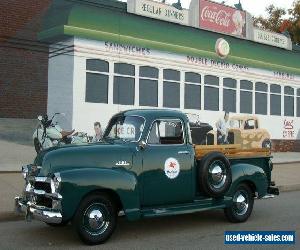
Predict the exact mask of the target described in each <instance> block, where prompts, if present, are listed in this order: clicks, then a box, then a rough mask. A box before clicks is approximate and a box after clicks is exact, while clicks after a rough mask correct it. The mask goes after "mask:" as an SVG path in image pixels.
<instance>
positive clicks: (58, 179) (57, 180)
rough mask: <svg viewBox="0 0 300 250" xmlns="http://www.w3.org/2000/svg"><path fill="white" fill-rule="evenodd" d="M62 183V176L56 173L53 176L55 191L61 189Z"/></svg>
mask: <svg viewBox="0 0 300 250" xmlns="http://www.w3.org/2000/svg"><path fill="white" fill-rule="evenodd" d="M60 183H61V177H60V174H59V173H55V174H54V176H53V184H54V187H55V190H57V189H58V188H59V185H60Z"/></svg>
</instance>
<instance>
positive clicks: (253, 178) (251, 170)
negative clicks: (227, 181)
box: [226, 163, 268, 198]
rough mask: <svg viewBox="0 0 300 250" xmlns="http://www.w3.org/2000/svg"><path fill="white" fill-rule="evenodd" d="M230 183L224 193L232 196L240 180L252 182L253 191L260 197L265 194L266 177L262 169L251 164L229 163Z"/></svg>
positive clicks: (266, 187) (266, 188)
mask: <svg viewBox="0 0 300 250" xmlns="http://www.w3.org/2000/svg"><path fill="white" fill-rule="evenodd" d="M231 171H232V184H231V187H230V189H229V190H228V192H227V194H226V195H229V196H233V194H234V192H235V190H236V188H237V186H238V185H239V184H240V183H241V182H248V183H251V184H252V187H253V188H254V189H255V190H254V192H256V193H257V194H258V198H261V197H263V196H265V195H266V194H267V190H268V178H267V175H266V173H265V172H264V170H263V169H262V168H260V167H257V166H255V165H251V164H244V163H237V164H233V165H231Z"/></svg>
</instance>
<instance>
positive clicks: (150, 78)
mask: <svg viewBox="0 0 300 250" xmlns="http://www.w3.org/2000/svg"><path fill="white" fill-rule="evenodd" d="M136 67H139V75H138V76H137V77H138V81H139V83H138V84H139V102H138V106H141V107H155V108H158V107H159V94H158V92H159V68H156V67H153V66H147V65H136ZM142 67H148V68H153V69H156V70H157V73H158V74H157V78H152V77H148V76H141V73H140V72H141V71H140V69H141V68H142ZM141 80H150V81H156V82H157V93H156V106H153V105H152V106H149V105H141V104H140V102H141V92H140V83H141Z"/></svg>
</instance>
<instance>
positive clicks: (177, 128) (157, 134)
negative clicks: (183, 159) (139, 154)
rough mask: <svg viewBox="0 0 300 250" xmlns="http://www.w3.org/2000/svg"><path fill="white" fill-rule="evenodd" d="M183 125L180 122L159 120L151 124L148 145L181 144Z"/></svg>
mask: <svg viewBox="0 0 300 250" xmlns="http://www.w3.org/2000/svg"><path fill="white" fill-rule="evenodd" d="M183 143H184V135H183V125H182V122H181V121H180V120H169V119H168V120H159V121H156V122H154V123H153V125H152V128H151V130H150V133H149V137H148V144H169V145H170V144H183Z"/></svg>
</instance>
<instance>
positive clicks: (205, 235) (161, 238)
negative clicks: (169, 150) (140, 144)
mask: <svg viewBox="0 0 300 250" xmlns="http://www.w3.org/2000/svg"><path fill="white" fill-rule="evenodd" d="M299 208H300V191H296V192H286V193H282V194H281V195H280V196H279V197H276V198H274V199H268V200H256V201H255V205H254V211H253V214H252V216H251V217H250V219H249V220H248V221H247V222H246V223H242V224H231V223H229V222H227V220H226V219H225V217H224V216H223V211H208V212H202V213H195V214H189V215H181V216H172V217H163V218H156V219H147V220H141V221H137V222H128V221H126V220H125V218H124V217H122V218H120V219H119V223H118V227H117V229H116V231H115V233H114V234H113V236H112V238H111V239H110V240H109V241H108V242H107V243H105V244H104V245H101V246H95V247H87V246H85V245H83V244H82V243H81V242H80V241H79V239H78V238H77V235H76V234H75V233H74V232H73V231H72V226H71V225H69V226H67V227H64V228H51V227H49V226H47V225H45V224H43V223H41V222H36V221H35V222H31V223H26V222H24V221H15V222H3V223H0V249H1V250H3V249H122V250H123V249H205V250H209V249H216V250H219V249H300V241H299V235H300V213H299V211H300V209H299ZM226 230H232V231H235V230H289V231H296V245H287V246H284V245H257V246H251V245H248V246H243V245H237V246H232V245H229V246H227V245H224V243H223V242H224V231H226Z"/></svg>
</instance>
